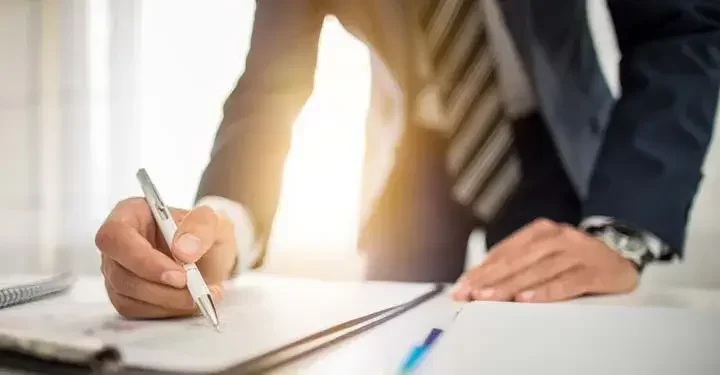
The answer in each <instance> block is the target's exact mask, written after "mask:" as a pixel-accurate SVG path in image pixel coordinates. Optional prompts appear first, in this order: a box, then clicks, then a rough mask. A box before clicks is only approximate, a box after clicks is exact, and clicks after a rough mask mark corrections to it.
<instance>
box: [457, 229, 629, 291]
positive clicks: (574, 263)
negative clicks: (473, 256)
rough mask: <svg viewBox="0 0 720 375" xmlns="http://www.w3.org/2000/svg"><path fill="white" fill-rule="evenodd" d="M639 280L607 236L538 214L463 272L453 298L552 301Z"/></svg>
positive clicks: (625, 286) (623, 287) (622, 287)
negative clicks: (604, 237)
mask: <svg viewBox="0 0 720 375" xmlns="http://www.w3.org/2000/svg"><path fill="white" fill-rule="evenodd" d="M638 280H639V273H638V271H637V269H636V268H635V266H634V265H633V264H632V262H630V261H629V260H627V259H625V258H623V257H622V256H621V255H620V254H618V253H617V252H616V251H614V250H613V249H611V248H609V247H608V246H607V245H606V244H605V243H603V242H602V241H600V240H598V239H596V238H594V237H592V236H591V235H589V234H587V233H585V232H583V231H581V230H579V229H576V228H573V227H571V226H568V225H564V224H559V223H556V222H553V221H551V220H547V219H538V220H536V221H534V222H533V223H531V224H529V225H527V226H526V227H524V228H522V229H520V230H519V231H517V232H516V233H514V234H513V235H512V236H510V237H508V238H507V239H505V240H504V241H502V242H500V243H498V244H497V245H496V246H495V248H494V249H492V251H490V253H489V254H488V256H487V258H486V259H485V260H484V261H483V262H482V264H480V265H479V266H477V267H475V268H474V269H472V270H470V271H468V272H467V273H466V274H464V275H463V276H462V277H460V279H459V280H458V282H457V284H456V288H455V291H454V292H453V298H454V299H457V300H473V299H475V300H491V301H513V300H514V301H524V302H551V301H560V300H566V299H571V298H575V297H579V296H581V295H584V294H614V293H627V292H630V291H632V290H634V289H635V287H636V286H637V284H638Z"/></svg>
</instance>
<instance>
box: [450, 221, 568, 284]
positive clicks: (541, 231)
mask: <svg viewBox="0 0 720 375" xmlns="http://www.w3.org/2000/svg"><path fill="white" fill-rule="evenodd" d="M559 230H560V227H559V225H558V224H557V223H555V222H553V221H552V220H548V219H537V220H535V221H533V222H532V223H530V224H528V225H527V226H525V227H523V228H522V229H520V230H518V231H517V232H515V233H514V234H512V235H510V236H509V237H508V238H506V239H504V240H503V241H501V242H499V243H498V244H497V245H495V246H494V247H493V249H492V251H490V252H489V253H488V256H487V257H486V258H485V260H484V261H483V263H482V264H481V265H480V266H478V267H477V270H480V269H490V268H496V269H500V270H503V269H508V268H509V267H510V266H511V265H512V263H513V261H514V259H515V258H517V257H519V256H520V255H521V254H523V253H524V252H525V251H526V250H527V248H526V246H527V245H529V244H531V243H534V242H536V241H538V240H539V239H540V238H546V237H552V236H553V235H554V234H556V233H557V232H558V231H559ZM470 277H471V275H470V274H468V275H466V276H464V277H461V280H460V281H464V280H466V279H468V278H470Z"/></svg>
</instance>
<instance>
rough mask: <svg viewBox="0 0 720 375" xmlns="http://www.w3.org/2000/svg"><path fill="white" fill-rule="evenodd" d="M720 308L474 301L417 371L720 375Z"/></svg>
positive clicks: (420, 373)
mask: <svg viewBox="0 0 720 375" xmlns="http://www.w3.org/2000/svg"><path fill="white" fill-rule="evenodd" d="M718 348H720V311H717V310H715V311H713V310H689V309H678V308H665V307H628V306H595V305H580V304H564V303H563V304H520V303H499V302H473V303H470V304H468V305H466V306H465V307H464V308H463V310H462V311H461V312H460V314H459V315H458V316H457V318H456V320H455V322H454V323H453V324H452V326H451V328H450V329H448V330H447V332H445V334H444V335H443V336H442V337H441V338H440V339H439V340H438V342H437V344H436V346H435V347H434V348H432V349H431V351H430V352H429V354H428V357H427V358H426V360H425V361H424V362H423V363H422V364H421V366H420V368H419V369H418V375H428V374H433V375H435V374H438V375H443V374H453V375H465V374H493V375H511V374H553V375H565V374H567V375H571V374H572V375H577V374H590V375H595V374H597V375H607V374H613V375H626V374H627V375H644V374H648V375H650V374H652V375H665V374H667V375H671V374H672V375H676V374H694V375H704V374H708V375H710V374H713V375H717V374H720V355H718Z"/></svg>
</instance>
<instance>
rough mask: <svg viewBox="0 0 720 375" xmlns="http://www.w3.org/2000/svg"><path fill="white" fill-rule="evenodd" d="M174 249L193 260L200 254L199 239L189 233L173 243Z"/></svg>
mask: <svg viewBox="0 0 720 375" xmlns="http://www.w3.org/2000/svg"><path fill="white" fill-rule="evenodd" d="M175 249H177V251H179V252H181V253H183V254H184V255H185V256H187V257H190V258H195V257H196V256H197V255H199V254H198V253H199V252H200V239H199V238H197V237H195V236H194V235H192V234H190V233H185V234H183V235H182V236H180V238H178V239H177V241H175Z"/></svg>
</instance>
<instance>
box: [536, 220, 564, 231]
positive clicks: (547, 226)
mask: <svg viewBox="0 0 720 375" xmlns="http://www.w3.org/2000/svg"><path fill="white" fill-rule="evenodd" d="M530 225H531V227H532V228H533V229H535V230H541V231H547V230H553V229H556V228H557V225H558V224H557V223H555V222H554V221H552V220H550V219H548V218H545V217H540V218H537V219H535V220H533V222H532V223H531V224H530Z"/></svg>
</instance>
